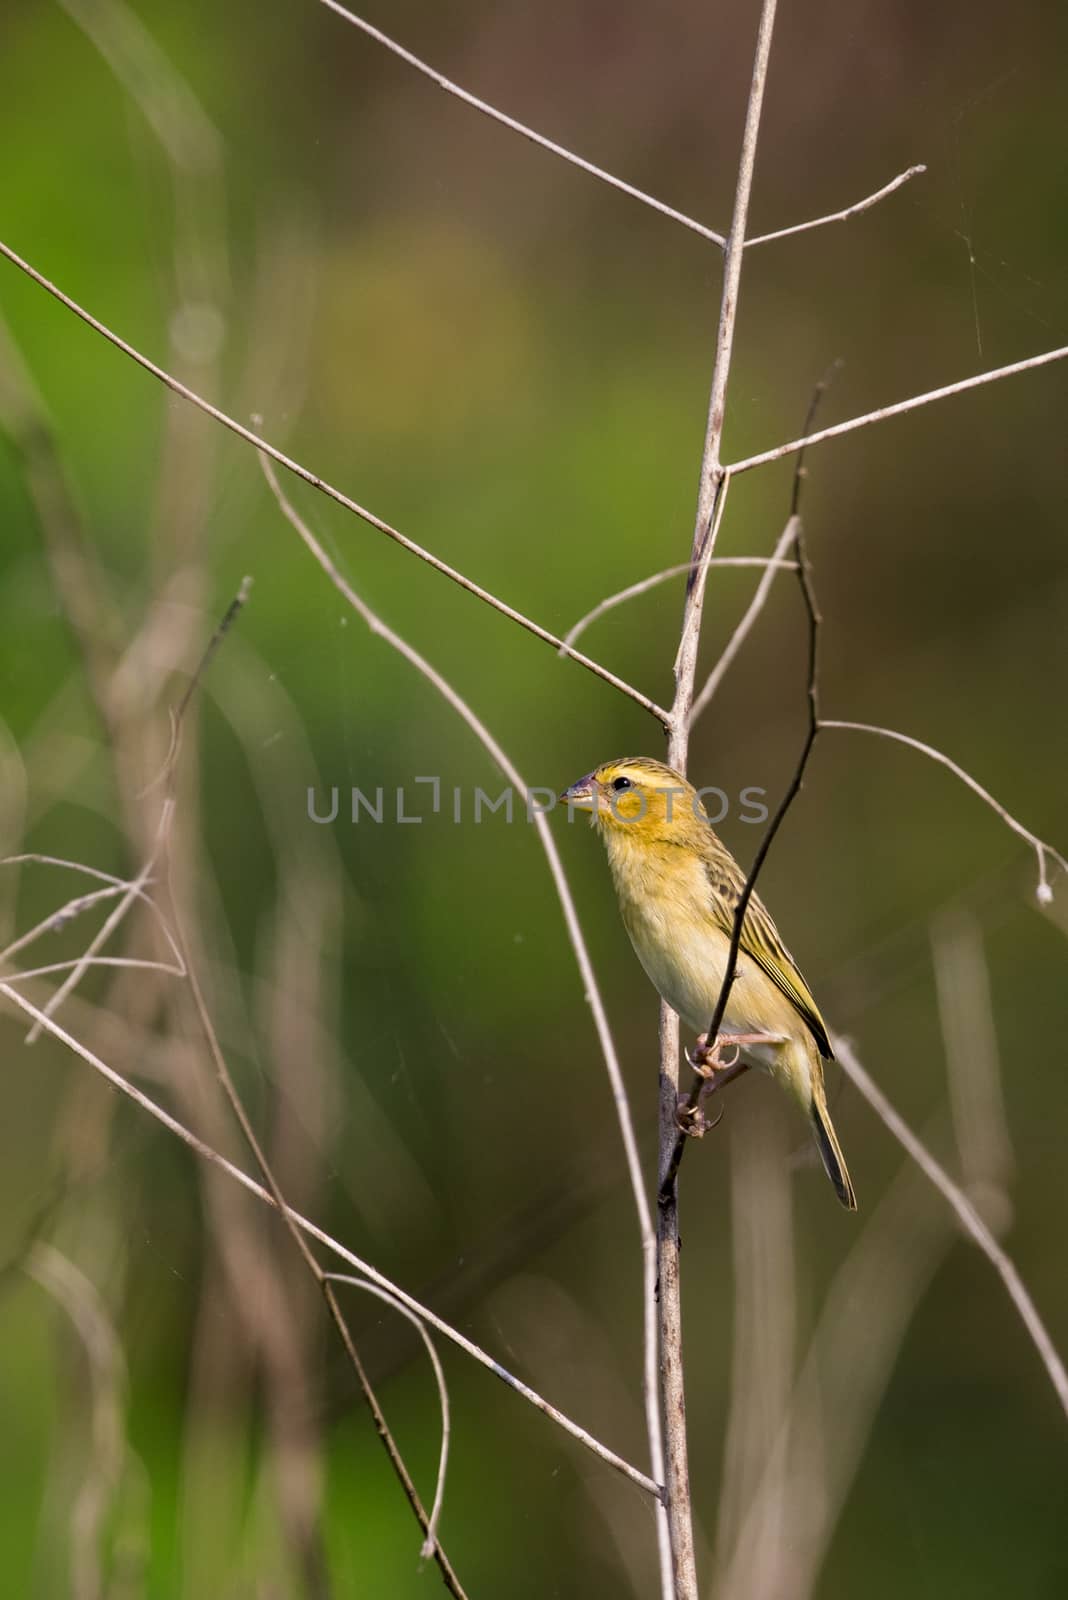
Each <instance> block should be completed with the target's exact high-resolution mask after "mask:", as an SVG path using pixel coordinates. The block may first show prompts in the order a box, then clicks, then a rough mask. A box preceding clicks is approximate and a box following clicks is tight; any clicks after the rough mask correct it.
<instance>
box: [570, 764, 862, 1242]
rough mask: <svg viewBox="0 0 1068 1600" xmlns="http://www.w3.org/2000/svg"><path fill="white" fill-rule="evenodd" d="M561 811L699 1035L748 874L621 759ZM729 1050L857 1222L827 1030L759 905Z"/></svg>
mask: <svg viewBox="0 0 1068 1600" xmlns="http://www.w3.org/2000/svg"><path fill="white" fill-rule="evenodd" d="M561 799H562V800H565V801H566V802H567V803H568V804H569V805H572V806H576V807H578V808H579V809H581V810H585V811H591V812H592V813H593V815H592V818H591V821H592V823H593V825H594V827H596V829H597V831H598V832H599V833H600V835H601V838H602V839H603V840H604V843H605V847H606V849H607V851H608V864H609V866H610V867H611V870H612V878H613V880H614V882H615V886H616V894H617V895H618V897H619V908H620V911H621V912H622V914H623V922H624V924H625V926H626V929H627V932H628V934H629V935H630V941H631V944H632V945H633V946H634V949H635V952H636V954H637V957H638V960H639V961H640V962H641V964H642V966H643V967H644V968H645V971H646V973H647V974H648V976H649V977H650V978H651V979H652V981H653V983H654V984H655V986H656V988H657V990H658V991H659V993H660V995H661V997H662V998H663V999H664V1000H666V1001H667V1003H668V1005H669V1006H670V1007H671V1008H672V1010H673V1011H677V1012H678V1014H679V1016H680V1017H681V1018H682V1019H683V1021H684V1022H686V1023H688V1024H689V1026H690V1027H691V1028H693V1029H695V1030H696V1032H697V1033H699V1034H702V1035H703V1033H704V1030H705V1029H706V1028H708V1027H709V1026H710V1024H711V1022H712V1017H713V1014H714V1012H715V1009H716V1003H717V1001H718V999H719V991H720V986H721V984H722V982H723V976H724V972H725V970H726V966H727V957H728V953H729V950H730V942H731V934H732V932H733V929H734V915H735V909H736V907H737V904H738V900H739V897H740V896H741V893H742V889H743V887H744V885H745V874H744V873H743V872H742V870H741V868H740V867H739V866H738V863H737V862H736V861H735V859H734V857H733V856H732V855H731V853H730V851H729V850H728V849H727V848H726V846H725V845H724V844H723V843H722V841H721V840H720V839H719V837H718V836H717V835H716V833H715V832H714V831H713V828H712V824H711V823H710V822H709V820H708V816H707V813H706V812H705V808H704V806H703V805H702V804H701V799H700V796H699V795H698V793H697V791H696V789H694V787H693V785H692V784H690V783H687V781H686V779H685V778H684V777H682V776H681V774H680V773H678V772H674V771H673V770H672V769H671V767H667V766H665V765H664V764H663V762H661V761H652V760H649V759H646V758H645V757H642V756H628V757H625V758H623V759H621V760H619V761H607V762H605V764H604V765H603V766H600V767H598V768H597V770H596V771H595V772H591V773H589V774H588V776H586V777H585V778H580V779H579V781H578V782H577V783H574V784H572V786H571V788H570V789H568V790H566V791H565V793H564V794H563V795H562V796H561ZM732 1042H736V1043H737V1044H738V1045H739V1047H741V1048H745V1049H746V1050H747V1051H748V1052H749V1053H751V1054H752V1055H754V1056H755V1057H756V1058H757V1060H759V1061H760V1062H761V1063H762V1065H764V1066H766V1067H768V1068H769V1069H770V1071H771V1075H772V1077H773V1078H775V1079H777V1080H778V1081H779V1082H780V1083H781V1084H782V1085H783V1086H784V1088H786V1089H788V1090H789V1091H790V1093H791V1094H792V1095H793V1096H794V1098H795V1099H796V1100H797V1101H799V1103H800V1105H801V1108H802V1110H803V1111H804V1112H805V1113H806V1115H807V1116H808V1117H809V1118H810V1120H811V1124H812V1129H813V1133H814V1135H815V1140H816V1146H817V1148H818V1150H819V1153H820V1156H821V1157H822V1160H823V1165H824V1166H825V1167H826V1169H827V1176H828V1177H829V1178H830V1180H831V1182H832V1183H833V1184H834V1187H835V1192H836V1194H837V1195H838V1198H839V1200H841V1202H842V1204H843V1205H844V1206H847V1207H848V1208H849V1210H850V1211H855V1210H856V1207H857V1201H856V1196H855V1194H854V1193H853V1185H852V1183H851V1182H850V1179H849V1173H848V1171H847V1169H846V1164H845V1158H844V1156H843V1155H842V1150H841V1146H840V1145H839V1143H838V1139H837V1136H836V1134H835V1131H834V1128H833V1126H832V1124H831V1119H830V1115H829V1113H828V1110H827V1096H826V1094H825V1092H824V1087H823V1063H822V1061H821V1057H826V1058H827V1059H828V1060H830V1059H831V1046H830V1042H829V1040H828V1038H827V1029H826V1026H825V1024H824V1021H823V1018H822V1017H821V1016H820V1013H819V1010H818V1008H817V1006H816V1002H815V1000H813V998H812V995H811V994H810V993H809V988H808V985H807V984H806V982H805V980H804V978H803V977H802V976H801V974H800V972H799V971H798V969H797V964H796V962H795V961H794V958H793V957H792V956H791V954H790V952H789V951H788V950H787V949H786V946H785V945H784V944H783V942H782V940H781V939H780V938H779V935H778V932H777V931H776V928H775V924H774V922H772V920H771V917H770V916H769V915H768V913H767V911H766V910H765V909H764V906H763V904H762V903H761V901H760V900H759V899H758V897H757V896H756V894H754V895H753V896H752V898H751V899H750V901H749V904H748V906H747V908H746V914H745V920H744V922H743V924H742V935H741V940H740V943H739V946H738V963H737V967H736V969H735V973H734V981H733V983H732V985H731V991H730V996H729V998H728V1001H727V1006H726V1010H725V1012H724V1017H723V1025H722V1028H721V1031H720V1036H719V1041H718V1043H719V1045H720V1046H721V1047H722V1046H725V1045H730V1044H732ZM701 1043H702V1046H703V1043H704V1041H703V1039H702V1041H701Z"/></svg>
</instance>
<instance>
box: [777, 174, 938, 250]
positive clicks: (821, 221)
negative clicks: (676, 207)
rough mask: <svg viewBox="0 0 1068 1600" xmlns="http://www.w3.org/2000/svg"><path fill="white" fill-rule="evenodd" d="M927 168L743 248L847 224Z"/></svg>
mask: <svg viewBox="0 0 1068 1600" xmlns="http://www.w3.org/2000/svg"><path fill="white" fill-rule="evenodd" d="M926 171H927V168H926V167H925V166H923V165H922V163H921V164H920V165H919V166H915V167H909V168H908V169H907V170H906V171H905V172H899V173H898V175H897V177H896V178H891V179H890V182H889V183H884V184H883V186H882V188H881V189H876V191H875V193H874V194H870V195H868V197H867V199H866V200H858V201H857V203H856V205H852V206H846V208H845V210H844V211H831V212H829V213H828V215H827V216H825V217H813V218H812V220H811V221H810V222H795V223H794V225H793V227H792V228H777V229H776V231H775V232H774V233H760V234H757V236H756V238H755V239H747V240H746V241H745V248H746V249H747V250H751V249H752V248H753V246H754V245H755V244H771V242H772V240H773V239H789V238H790V237H791V236H792V235H793V234H795V233H808V232H809V231H810V230H811V229H812V228H822V227H825V226H826V224H827V223H828V222H848V221H849V219H850V217H859V215H860V213H861V212H862V211H870V210H871V208H872V206H877V205H878V204H879V201H880V200H885V199H886V197H887V196H888V195H891V194H893V193H894V192H895V190H897V189H900V188H901V187H902V186H903V185H904V184H906V183H908V181H909V179H910V178H918V177H919V175H920V173H921V172H926Z"/></svg>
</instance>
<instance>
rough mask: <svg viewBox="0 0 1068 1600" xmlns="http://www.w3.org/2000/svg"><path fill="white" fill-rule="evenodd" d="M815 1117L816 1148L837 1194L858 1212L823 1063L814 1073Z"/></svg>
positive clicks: (845, 1204) (813, 1097)
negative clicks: (829, 1106) (829, 1102)
mask: <svg viewBox="0 0 1068 1600" xmlns="http://www.w3.org/2000/svg"><path fill="white" fill-rule="evenodd" d="M809 1114H810V1116H811V1117H812V1129H813V1132H814V1133H815V1136H816V1146H817V1149H818V1150H819V1153H820V1157H821V1159H822V1161H823V1165H824V1166H825V1167H826V1169H827V1176H828V1178H830V1180H831V1182H832V1183H833V1184H834V1192H835V1194H836V1195H837V1196H838V1198H839V1200H841V1202H842V1204H843V1205H844V1206H845V1208H846V1210H847V1211H855V1210H856V1209H857V1197H856V1195H855V1194H854V1192H853V1184H852V1181H851V1179H850V1176H849V1168H848V1167H847V1166H846V1164H845V1156H844V1155H843V1154H842V1147H841V1145H840V1144H839V1143H838V1135H837V1134H836V1133H835V1131H834V1124H833V1123H832V1122H831V1116H830V1112H829V1111H828V1110H827V1096H826V1094H825V1093H824V1088H823V1067H822V1065H821V1064H820V1063H819V1062H815V1063H813V1071H812V1104H811V1106H810V1107H809Z"/></svg>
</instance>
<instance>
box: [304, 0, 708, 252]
mask: <svg viewBox="0 0 1068 1600" xmlns="http://www.w3.org/2000/svg"><path fill="white" fill-rule="evenodd" d="M321 3H322V4H323V5H324V6H326V7H327V9H328V10H329V11H334V12H336V13H337V15H338V16H339V17H343V18H344V19H345V21H346V22H350V23H351V24H352V26H353V27H354V28H359V30H360V32H361V33H365V34H366V35H367V37H368V38H369V39H374V41H375V43H376V44H380V45H382V46H383V47H384V48H385V49H386V50H389V51H391V52H392V54H393V55H395V56H399V58H400V59H401V60H402V61H405V62H407V64H408V66H410V67H414V68H415V70H416V72H421V73H422V74H423V76H424V77H425V78H429V79H430V81H431V83H436V84H437V86H438V88H439V89H444V90H445V91H446V92H447V93H448V94H452V95H455V96H456V98H457V99H458V100H462V101H463V102H464V104H465V105H468V106H473V107H474V109H475V110H476V111H481V112H482V114H483V116H486V117H491V118H492V119H493V121H494V122H499V123H500V124H501V125H502V126H503V127H505V128H510V129H511V130H512V132H513V133H518V134H521V135H522V136H523V138H524V139H529V140H530V141H531V143H532V144H536V145H539V146H540V147H541V149H542V150H548V151H549V153H550V155H554V156H559V157H560V158H561V160H562V161H569V162H570V163H571V165H572V166H574V167H578V168H579V169H580V170H581V171H582V172H587V173H589V175H590V177H592V178H599V179H600V180H601V182H602V183H607V184H608V185H609V186H610V187H611V188H613V189H618V190H619V191H620V193H621V194H625V195H629V196H630V198H631V199H632V200H640V201H641V203H642V205H645V206H651V207H652V209H653V210H654V211H659V212H660V214H661V215H662V216H665V217H670V218H671V220H672V222H679V223H681V224H682V226H683V227H684V228H689V229H690V230H691V231H692V232H693V233H699V234H700V235H701V236H702V238H704V239H709V240H711V242H712V243H713V244H718V245H719V247H720V248H721V249H722V248H723V247H724V246H725V245H726V243H727V241H726V239H724V237H723V235H722V234H721V233H717V232H716V231H715V229H714V228H708V227H706V226H705V224H704V223H703V222H696V221H695V220H694V219H693V217H688V216H686V215H685V214H684V213H683V212H681V211H676V210H675V208H674V206H669V205H665V204H664V202H663V201H662V200H657V199H655V198H654V197H653V196H652V195H651V194H645V193H644V192H643V190H641V189H636V188H634V186H633V185H632V184H629V183H624V182H623V180H622V178H615V177H613V176H612V174H611V173H610V172H605V170H604V169H603V167H595V166H594V164H593V162H592V161H586V160H584V159H583V157H582V156H577V155H575V154H574V152H573V151H571V150H565V149H564V147H563V145H560V144H555V143H554V142H553V140H552V139H547V138H546V137H545V135H544V134H543V133H535V131H534V129H533V128H528V127H527V126H526V125H525V123H522V122H517V121H516V119H515V118H514V117H509V116H507V115H506V114H505V113H504V112H503V111H498V110H497V108H496V107H495V106H491V105H489V104H488V103H487V102H486V101H485V100H480V99H479V98H478V96H477V95H474V94H471V93H470V91H469V90H467V89H461V87H460V85H459V84H458V83H453V82H452V80H451V79H450V78H446V77H445V75H444V73H441V72H438V71H437V69H436V68H434V67H432V66H430V65H429V64H428V63H427V62H426V61H422V60H420V58H419V57H418V56H417V55H413V54H412V52H411V51H410V50H406V49H405V48H404V46H403V45H401V44H398V43H397V42H396V40H395V39H391V38H390V37H389V36H388V34H385V33H383V32H382V31H381V29H379V28H375V27H372V25H371V23H369V22H365V21H364V19H363V17H358V16H356V14H355V13H354V12H352V11H349V10H347V9H346V8H345V7H344V6H343V5H339V4H338V0H321Z"/></svg>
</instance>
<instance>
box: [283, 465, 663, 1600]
mask: <svg viewBox="0 0 1068 1600" xmlns="http://www.w3.org/2000/svg"><path fill="white" fill-rule="evenodd" d="M260 464H261V466H262V468H263V472H264V476H265V477H266V479H267V483H268V486H269V488H270V490H271V493H272V494H273V495H274V497H275V499H276V501H277V503H278V507H279V510H280V511H281V512H282V515H283V516H284V517H285V518H286V520H287V521H288V522H289V524H290V526H291V527H292V528H293V529H294V531H295V532H296V533H297V534H298V536H299V537H300V539H301V540H302V541H303V543H304V545H305V546H306V548H307V549H308V551H309V552H310V553H311V555H312V557H313V558H314V559H315V561H316V562H317V563H318V564H319V566H320V567H321V568H322V570H323V572H325V574H326V576H327V577H328V578H329V580H330V582H331V583H332V584H333V586H334V588H335V589H336V590H337V592H338V593H339V594H340V595H341V596H342V598H343V599H345V600H346V601H347V602H348V604H349V605H350V606H351V607H352V609H353V610H354V611H355V612H356V614H357V615H358V616H359V617H360V618H361V619H362V620H363V621H364V622H365V623H366V625H367V627H368V628H369V629H370V630H371V632H372V634H374V635H375V636H376V637H377V638H380V639H382V640H384V641H385V643H386V644H388V645H389V646H390V647H391V648H392V649H394V650H396V651H397V652H398V653H399V654H400V655H402V656H403V657H404V659H405V660H406V661H408V662H409V663H410V664H411V665H412V666H413V667H415V669H416V671H417V672H419V673H421V674H422V676H423V677H424V678H426V680H427V682H428V683H430V684H432V685H433V687H434V688H435V689H436V690H437V692H438V693H439V694H440V695H441V696H442V698H443V699H444V700H445V701H446V702H447V704H449V705H450V706H451V707H452V709H453V710H454V711H455V712H456V713H457V715H458V716H459V717H460V718H461V719H462V720H463V721H464V722H465V723H466V724H467V726H468V727H469V728H470V729H471V732H472V733H473V734H474V735H475V737H476V738H477V739H478V740H479V742H480V743H481V745H482V746H483V748H484V749H485V750H486V752H487V753H488V754H489V756H490V758H491V759H492V760H493V761H494V762H495V763H496V765H497V766H498V767H499V768H500V770H501V772H502V773H503V774H504V776H505V777H506V778H507V779H508V781H509V782H510V783H511V784H512V785H513V787H514V788H515V789H516V790H518V791H519V793H521V794H523V795H525V796H527V797H528V800H535V801H536V796H533V795H532V794H531V791H530V789H529V788H528V785H527V783H526V780H525V779H524V778H523V776H522V774H521V773H520V772H519V770H518V768H517V767H516V766H515V765H514V763H513V762H512V760H511V758H510V757H509V756H508V755H507V754H506V753H505V751H504V750H503V749H502V747H501V745H500V744H499V743H498V741H497V739H496V738H495V737H494V735H493V734H492V733H491V732H490V730H489V729H488V728H487V727H486V725H485V723H484V722H483V721H482V720H481V718H480V717H478V716H477V715H476V714H475V712H474V711H473V710H472V708H471V707H470V706H469V705H468V703H467V701H466V700H465V699H464V698H463V696H462V695H460V694H458V693H457V691H456V690H455V689H454V688H453V686H452V684H451V683H449V682H448V680H447V679H445V678H443V677H442V675H441V673H440V672H438V671H437V669H436V668H435V667H433V666H431V664H430V662H429V661H427V660H426V658H425V657H424V656H422V655H421V654H420V653H419V651H418V650H416V649H414V647H413V646H412V645H410V644H409V643H408V642H407V640H405V639H402V638H401V636H400V635H399V634H398V633H395V632H394V630H393V629H392V628H390V627H389V626H388V625H387V624H386V623H384V622H383V621H382V619H381V618H380V617H379V616H378V615H377V613H376V612H374V611H373V610H372V609H371V607H370V606H369V605H368V604H367V602H366V601H365V600H364V599H363V598H362V597H361V596H360V595H359V594H357V592H356V590H355V589H354V588H353V587H352V585H351V583H349V581H348V579H347V578H346V577H345V576H344V574H343V573H341V572H339V571H338V569H337V567H336V566H335V564H334V562H333V561H332V560H331V558H330V556H329V555H328V553H327V551H326V550H325V549H324V548H323V546H322V544H321V543H320V542H319V540H318V539H317V538H316V537H315V534H314V533H313V532H312V530H311V528H309V527H308V525H307V523H306V522H305V521H304V519H303V518H302V517H301V516H300V515H299V513H298V512H297V511H296V509H295V507H294V506H293V505H292V504H291V503H290V501H289V500H288V499H287V498H286V496H285V494H284V492H283V490H282V486H281V484H280V483H279V481H278V477H277V474H276V473H275V472H274V470H273V467H272V466H271V463H270V461H269V460H267V459H265V458H263V457H261V458H260ZM531 816H532V820H533V822H534V826H535V829H536V831H537V835H538V841H539V843H540V844H541V847H542V849H543V851H544V852H545V859H546V862H547V864H548V867H549V872H550V874H551V876H552V880H553V886H554V888H555V889H556V894H557V898H558V899H559V901H560V907H561V910H562V912H563V917H564V924H565V926H566V928H567V934H568V939H569V940H570V943H571V948H572V951H573V953H574V956H575V962H576V964H577V966H578V969H579V975H580V977H581V979H582V985H583V992H584V994H585V995H586V997H587V1000H588V1002H589V1006H590V1010H591V1012H592V1014H593V1022H594V1027H595V1029H596V1031H597V1039H598V1043H599V1044H600V1047H601V1055H602V1058H603V1060H604V1065H605V1070H606V1072H607V1073H608V1081H609V1085H610V1088H611V1092H612V1102H613V1104H614V1106H615V1110H616V1117H617V1120H618V1123H619V1131H620V1138H621V1140H622V1144H623V1153H624V1158H625V1161H626V1165H627V1175H628V1178H629V1180H630V1186H631V1193H632V1195H633V1198H634V1206H635V1210H636V1212H637V1216H638V1230H639V1234H640V1237H641V1249H642V1303H643V1370H642V1390H643V1395H644V1399H645V1416H646V1430H647V1434H648V1439H649V1461H650V1466H651V1468H652V1472H653V1475H654V1479H655V1481H656V1483H657V1485H660V1484H662V1483H663V1482H664V1481H665V1466H664V1449H663V1436H662V1433H661V1419H660V1411H659V1406H658V1399H657V1394H658V1386H657V1253H656V1234H655V1232H654V1228H653V1219H652V1213H651V1209H650V1206H649V1200H648V1196H647V1194H646V1191H645V1180H644V1177H643V1174H642V1165H641V1156H640V1154H639V1151H638V1141H637V1138H636V1136H635V1132H634V1123H633V1119H632V1117H631V1112H630V1102H629V1100H628V1097H627V1090H626V1085H625V1084H624V1082H623V1074H622V1071H621V1070H620V1066H619V1058H618V1056H617V1054H616V1048H615V1043H614V1041H613V1039H612V1032H611V1029H610V1028H609V1025H608V1015H607V1013H606V1011H605V1008H604V1001H603V999H602V997H601V991H600V988H599V986H598V983H597V978H596V974H595V973H594V970H593V963H592V962H591V960H590V955H589V950H588V949H587V946H586V940H585V936H584V934H583V932H582V927H581V924H580V922H579V919H578V913H577V911H576V909H575V902H574V899H573V897H572V894H571V886H570V884H569V883H568V880H567V875H566V873H565V872H564V866H563V862H562V861H561V859H560V853H559V851H558V849H557V847H556V840H555V838H554V837H553V833H552V829H551V828H550V826H549V823H548V820H547V818H546V816H545V814H544V811H543V809H542V808H541V807H540V806H538V805H537V804H534V805H532V806H531ZM659 1494H660V1490H659V1487H658V1489H657V1495H658V1497H659ZM656 1515H657V1538H658V1542H659V1549H660V1557H661V1586H662V1593H663V1595H664V1600H671V1595H672V1590H671V1559H670V1549H669V1543H668V1529H667V1521H666V1514H665V1511H664V1507H663V1505H662V1504H659V1503H658V1505H657V1513H656Z"/></svg>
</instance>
